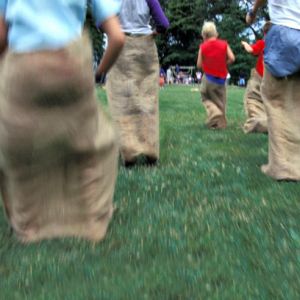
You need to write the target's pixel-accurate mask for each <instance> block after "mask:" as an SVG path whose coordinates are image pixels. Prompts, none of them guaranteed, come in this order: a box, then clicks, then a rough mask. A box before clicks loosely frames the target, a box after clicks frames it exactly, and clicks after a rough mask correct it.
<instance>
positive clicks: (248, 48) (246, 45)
mask: <svg viewBox="0 0 300 300" xmlns="http://www.w3.org/2000/svg"><path fill="white" fill-rule="evenodd" d="M241 44H242V46H243V47H244V49H245V50H246V51H247V52H248V53H253V48H252V47H251V46H250V45H249V44H248V43H247V42H245V41H241Z"/></svg>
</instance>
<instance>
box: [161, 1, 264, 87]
mask: <svg viewBox="0 0 300 300" xmlns="http://www.w3.org/2000/svg"><path fill="white" fill-rule="evenodd" d="M252 2H253V1H250V0H245V1H240V0H228V1H223V0H213V1H212V0H164V1H161V4H162V6H163V7H164V10H165V13H166V15H167V16H168V18H169V21H170V28H169V30H168V32H167V34H166V36H160V37H158V39H157V43H158V49H159V56H160V60H161V64H162V65H163V66H165V67H167V66H168V65H175V64H179V65H196V60H197V54H198V49H199V44H200V43H201V42H202V40H201V27H202V24H203V22H204V21H205V20H212V21H214V22H215V23H216V25H217V29H218V32H219V36H220V38H222V39H225V40H227V41H228V43H229V45H230V46H231V48H232V50H233V52H234V53H235V55H236V62H235V63H234V64H233V65H232V66H230V73H231V76H232V78H233V80H234V81H235V82H236V81H237V78H238V77H239V75H240V74H244V75H245V76H249V73H250V68H251V67H253V66H254V64H255V58H253V57H252V56H251V55H249V54H247V53H246V52H245V51H244V50H243V48H242V47H241V40H246V41H248V42H253V40H254V37H255V36H257V37H259V36H260V35H261V34H260V27H261V19H262V18H264V17H265V16H266V9H264V10H262V11H261V14H260V15H259V17H258V22H257V23H256V24H255V25H253V26H251V27H249V26H248V25H246V23H245V15H246V12H247V10H249V9H250V8H251V5H252ZM259 24H260V25H259Z"/></svg>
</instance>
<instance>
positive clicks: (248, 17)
mask: <svg viewBox="0 0 300 300" xmlns="http://www.w3.org/2000/svg"><path fill="white" fill-rule="evenodd" d="M266 2H267V1H266V0H255V2H254V4H253V8H252V10H251V13H250V14H249V13H247V15H246V23H247V24H248V25H250V24H252V23H253V22H254V21H255V18H256V14H257V11H258V9H259V8H260V7H262V6H263V5H264V4H265V3H266Z"/></svg>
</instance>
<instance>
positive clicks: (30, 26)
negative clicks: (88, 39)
mask: <svg viewBox="0 0 300 300" xmlns="http://www.w3.org/2000/svg"><path fill="white" fill-rule="evenodd" d="M88 1H89V2H90V4H91V8H92V14H93V17H94V19H95V22H96V25H97V26H99V25H100V24H101V23H103V22H104V21H105V20H106V19H108V18H109V17H111V16H113V15H116V14H117V13H118V12H119V7H120V0H9V1H8V0H0V13H1V14H2V15H3V16H4V18H5V20H6V23H7V24H8V26H9V29H8V46H9V48H10V49H11V50H12V51H15V52H32V51H37V50H47V49H50V50H51V49H59V48H63V47H64V46H66V45H67V44H68V43H70V42H71V41H73V40H75V39H77V38H78V37H80V35H81V33H82V28H83V25H84V21H85V16H86V9H87V2H88Z"/></svg>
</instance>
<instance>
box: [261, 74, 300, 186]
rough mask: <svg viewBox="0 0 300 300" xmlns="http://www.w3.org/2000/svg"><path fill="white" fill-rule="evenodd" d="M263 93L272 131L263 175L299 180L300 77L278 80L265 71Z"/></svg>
mask: <svg viewBox="0 0 300 300" xmlns="http://www.w3.org/2000/svg"><path fill="white" fill-rule="evenodd" d="M261 91H262V98H263V101H264V105H265V108H266V112H267V118H268V129H269V162H268V164H267V165H264V166H262V171H263V172H264V173H265V174H267V175H269V176H271V177H273V178H275V179H277V180H300V117H299V116H300V75H299V73H298V74H295V75H293V76H290V77H289V78H285V79H278V78H275V77H273V76H272V75H271V74H270V73H269V72H268V70H265V74H264V78H263V82H262V86H261Z"/></svg>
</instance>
